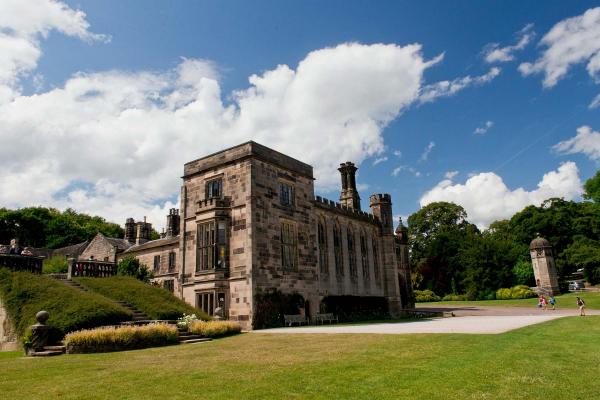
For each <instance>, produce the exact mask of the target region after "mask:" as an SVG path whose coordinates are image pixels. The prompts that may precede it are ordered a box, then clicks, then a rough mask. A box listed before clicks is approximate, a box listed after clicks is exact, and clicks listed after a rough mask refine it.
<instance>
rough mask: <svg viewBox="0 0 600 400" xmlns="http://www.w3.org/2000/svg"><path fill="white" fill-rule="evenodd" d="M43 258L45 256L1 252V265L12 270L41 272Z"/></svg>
mask: <svg viewBox="0 0 600 400" xmlns="http://www.w3.org/2000/svg"><path fill="white" fill-rule="evenodd" d="M43 260H44V257H35V256H21V255H16V254H0V267H5V268H8V269H10V270H12V271H25V272H31V273H32V274H41V273H42V261H43Z"/></svg>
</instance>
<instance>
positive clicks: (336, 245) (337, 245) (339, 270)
mask: <svg viewBox="0 0 600 400" xmlns="http://www.w3.org/2000/svg"><path fill="white" fill-rule="evenodd" d="M333 255H334V256H335V273H336V274H337V275H340V276H341V275H344V262H343V259H342V231H341V230H340V227H339V225H338V224H337V223H336V224H334V225H333Z"/></svg>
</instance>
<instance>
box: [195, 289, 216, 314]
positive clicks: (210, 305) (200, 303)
mask: <svg viewBox="0 0 600 400" xmlns="http://www.w3.org/2000/svg"><path fill="white" fill-rule="evenodd" d="M196 307H197V308H199V309H201V310H202V311H204V312H205V313H207V314H208V315H213V314H214V311H215V293H214V292H203V293H198V294H196Z"/></svg>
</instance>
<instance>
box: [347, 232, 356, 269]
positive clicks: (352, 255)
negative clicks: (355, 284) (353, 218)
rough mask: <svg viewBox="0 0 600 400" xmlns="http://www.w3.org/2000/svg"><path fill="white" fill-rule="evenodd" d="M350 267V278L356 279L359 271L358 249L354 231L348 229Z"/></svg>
mask: <svg viewBox="0 0 600 400" xmlns="http://www.w3.org/2000/svg"><path fill="white" fill-rule="evenodd" d="M347 236H348V267H349V269H350V276H351V277H352V278H356V277H357V276H358V271H357V270H356V247H355V246H354V231H353V230H352V229H351V228H348V231H347Z"/></svg>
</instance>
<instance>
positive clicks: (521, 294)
mask: <svg viewBox="0 0 600 400" xmlns="http://www.w3.org/2000/svg"><path fill="white" fill-rule="evenodd" d="M536 296H537V294H536V293H535V292H534V291H533V290H531V289H530V288H529V287H528V286H525V285H517V286H513V287H512V288H510V289H508V288H502V289H498V290H497V291H496V299H497V300H509V299H527V298H530V297H536Z"/></svg>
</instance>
